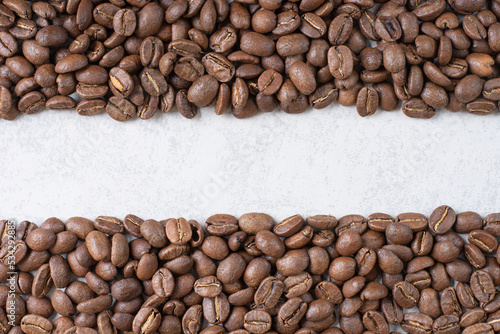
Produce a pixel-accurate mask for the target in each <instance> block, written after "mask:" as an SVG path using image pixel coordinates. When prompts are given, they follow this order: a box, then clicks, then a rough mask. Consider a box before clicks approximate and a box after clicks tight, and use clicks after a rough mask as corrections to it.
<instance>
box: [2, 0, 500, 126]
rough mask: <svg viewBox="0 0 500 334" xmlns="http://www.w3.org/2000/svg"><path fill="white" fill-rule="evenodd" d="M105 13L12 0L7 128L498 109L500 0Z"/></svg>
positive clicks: (259, 1)
mask: <svg viewBox="0 0 500 334" xmlns="http://www.w3.org/2000/svg"><path fill="white" fill-rule="evenodd" d="M105 1H106V0H49V1H36V2H28V1H26V0H2V1H1V3H0V117H1V118H4V119H7V120H12V119H15V118H16V117H17V115H18V114H19V112H22V113H25V114H31V113H35V112H38V111H41V110H43V109H45V108H48V109H56V110H57V109H70V110H74V109H76V111H77V112H78V114H80V115H86V116H90V115H95V114H98V113H101V112H104V111H106V112H107V113H108V114H109V115H110V116H111V117H112V118H113V119H115V120H118V121H127V120H130V119H132V118H134V117H136V116H137V117H139V118H142V119H149V118H151V117H152V116H153V115H154V114H155V113H156V112H157V111H158V110H159V111H160V112H164V113H166V112H169V111H170V110H172V108H173V107H174V106H175V107H176V109H177V110H178V111H179V113H180V114H181V115H182V116H184V117H186V118H193V117H195V116H196V114H197V113H198V108H200V107H206V106H210V105H213V104H215V112H216V113H217V114H222V113H224V112H231V113H232V114H233V115H234V116H235V117H237V118H247V117H250V116H253V115H256V114H257V113H259V112H271V111H274V110H276V109H281V110H282V111H284V112H286V113H301V112H303V111H305V110H306V109H308V107H309V106H311V107H312V108H316V109H321V108H325V107H327V106H329V105H330V104H332V103H333V102H335V101H337V102H338V103H339V104H341V105H344V106H347V105H356V108H357V112H358V113H359V115H361V116H369V115H372V114H374V113H375V112H376V110H377V109H381V110H386V111H389V110H395V109H399V108H402V110H403V112H404V113H405V115H407V116H409V117H416V118H430V117H432V116H434V115H435V113H436V110H437V109H441V108H445V109H448V110H450V111H452V112H456V111H462V110H466V111H468V112H469V113H472V114H477V115H487V114H491V113H493V112H494V111H495V110H496V109H497V101H499V100H500V79H499V78H498V75H499V71H500V69H499V63H500V56H499V55H498V52H499V51H500V23H499V22H497V21H498V18H499V17H500V0H491V1H490V0H488V1H486V0H473V1H472V0H389V1H387V0H288V1H285V0H235V1H233V2H231V3H229V2H228V1H227V0H189V1H188V0H159V1H151V0H109V2H105ZM74 93H76V94H74ZM72 96H73V97H74V96H77V98H76V99H75V98H73V97H72ZM400 101H404V102H403V103H402V107H401V104H400ZM229 110H230V111H229Z"/></svg>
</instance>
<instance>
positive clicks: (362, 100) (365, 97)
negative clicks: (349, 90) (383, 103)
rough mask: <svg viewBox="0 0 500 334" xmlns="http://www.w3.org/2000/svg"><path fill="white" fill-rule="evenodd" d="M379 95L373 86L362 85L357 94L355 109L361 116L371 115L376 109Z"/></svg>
mask: <svg viewBox="0 0 500 334" xmlns="http://www.w3.org/2000/svg"><path fill="white" fill-rule="evenodd" d="M378 105H379V95H378V93H377V91H376V90H375V88H373V87H363V88H362V89H361V90H360V91H359V94H358V99H357V102H356V109H357V111H358V114H359V115H360V116H361V117H365V116H371V115H373V114H374V113H375V111H377V108H378Z"/></svg>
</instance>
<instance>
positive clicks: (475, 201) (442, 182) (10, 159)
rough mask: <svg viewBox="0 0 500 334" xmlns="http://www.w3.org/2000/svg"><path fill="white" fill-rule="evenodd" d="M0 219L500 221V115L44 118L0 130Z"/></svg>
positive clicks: (49, 114) (349, 111)
mask: <svg viewBox="0 0 500 334" xmlns="http://www.w3.org/2000/svg"><path fill="white" fill-rule="evenodd" d="M0 157H1V161H2V164H1V168H0V216H1V217H2V218H11V219H15V220H17V221H20V220H24V219H28V220H31V221H34V222H37V223H41V222H42V221H43V220H44V219H45V218H48V217H51V216H57V217H59V218H61V219H66V218H69V217H71V216H85V217H88V218H91V219H93V218H95V217H96V216H98V215H113V216H117V217H124V216H125V215H126V214H127V213H134V214H136V215H138V216H140V217H142V218H155V219H164V218H168V217H179V216H183V217H185V218H190V219H197V220H198V221H200V222H201V223H203V222H204V219H205V218H207V217H208V216H210V215H212V214H215V213H230V214H233V215H235V216H239V215H241V214H243V213H246V212H252V211H260V212H266V213H269V214H270V215H272V216H273V217H274V218H275V219H276V220H281V219H283V218H286V217H288V216H291V215H293V214H295V213H300V214H302V215H304V216H306V215H313V214H319V213H325V214H333V215H335V216H337V217H340V216H342V215H345V214H350V213H360V214H363V215H368V214H370V213H373V212H385V213H389V214H393V215H397V214H398V213H400V212H406V211H416V212H422V213H424V214H426V215H429V214H430V213H431V212H432V210H433V209H434V208H435V207H437V206H439V205H441V204H447V205H450V206H452V207H453V208H454V209H455V210H456V211H457V212H459V211H466V210H474V211H477V212H479V213H480V214H481V215H485V214H488V213H490V212H498V211H500V194H499V186H500V177H499V173H500V172H499V170H500V115H499V114H496V115H491V116H484V117H480V116H474V115H469V114H467V113H456V114H453V113H450V112H447V111H444V110H443V111H440V112H438V114H437V115H436V116H435V117H434V118H433V119H431V120H417V119H410V118H407V117H406V116H404V115H403V113H402V112H400V111H397V112H382V111H378V112H377V113H376V114H375V115H374V116H371V117H368V118H361V117H359V116H358V115H357V113H356V110H355V108H353V107H349V108H346V107H341V106H339V105H338V104H334V105H333V106H332V107H330V108H327V109H324V110H309V111H307V112H305V113H303V114H301V115H287V114H284V113H282V112H275V113H270V114H260V115H258V116H256V117H253V118H251V119H247V120H238V119H235V118H233V117H232V116H231V115H229V114H227V115H223V116H216V115H215V114H214V111H213V108H208V109H207V108H205V109H202V110H201V111H200V113H199V114H198V116H197V117H196V118H195V119H193V120H187V119H185V118H183V117H182V116H180V115H179V114H178V113H176V112H173V113H170V114H157V115H155V117H154V118H153V119H150V120H147V121H144V120H140V119H135V120H133V121H130V122H127V123H118V122H116V121H113V120H112V119H111V118H109V117H108V115H106V114H102V115H98V116H94V117H82V116H78V115H77V114H76V112H74V111H44V112H41V113H38V114H35V115H29V116H25V115H21V116H20V117H19V118H18V119H17V120H15V121H13V122H7V121H1V122H0Z"/></svg>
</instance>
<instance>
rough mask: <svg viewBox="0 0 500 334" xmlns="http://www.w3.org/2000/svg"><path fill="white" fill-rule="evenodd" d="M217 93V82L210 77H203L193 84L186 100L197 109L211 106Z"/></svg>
mask: <svg viewBox="0 0 500 334" xmlns="http://www.w3.org/2000/svg"><path fill="white" fill-rule="evenodd" d="M218 91H219V82H218V81H217V79H216V78H215V77H213V76H211V75H204V76H202V77H200V78H198V79H197V80H196V81H194V82H193V85H191V87H190V88H189V90H188V95H187V96H188V100H189V102H191V103H193V104H194V105H196V106H197V107H206V106H209V105H210V104H212V102H213V101H214V99H215V97H216V96H217V93H218Z"/></svg>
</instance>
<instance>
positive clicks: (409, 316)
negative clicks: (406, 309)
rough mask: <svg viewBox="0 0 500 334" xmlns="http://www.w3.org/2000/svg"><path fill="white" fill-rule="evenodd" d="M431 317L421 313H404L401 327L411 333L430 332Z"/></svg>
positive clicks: (421, 333)
mask: <svg viewBox="0 0 500 334" xmlns="http://www.w3.org/2000/svg"><path fill="white" fill-rule="evenodd" d="M432 324H433V321H432V318H431V317H429V316H428V315H425V314H423V313H417V312H410V313H406V314H405V315H404V317H403V322H402V323H401V328H402V329H403V330H404V331H406V332H408V333H411V334H423V333H431V332H432Z"/></svg>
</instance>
